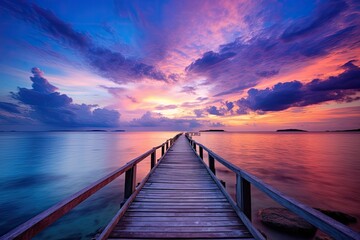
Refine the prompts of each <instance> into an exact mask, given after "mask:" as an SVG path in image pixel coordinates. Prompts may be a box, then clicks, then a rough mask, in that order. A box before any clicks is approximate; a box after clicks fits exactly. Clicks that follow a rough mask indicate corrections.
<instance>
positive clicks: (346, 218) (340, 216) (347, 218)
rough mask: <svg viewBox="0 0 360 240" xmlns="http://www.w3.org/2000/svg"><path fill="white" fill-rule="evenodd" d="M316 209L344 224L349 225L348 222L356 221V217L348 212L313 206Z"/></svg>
mask: <svg viewBox="0 0 360 240" xmlns="http://www.w3.org/2000/svg"><path fill="white" fill-rule="evenodd" d="M315 209H316V210H318V211H320V212H322V213H323V214H325V215H327V216H329V217H331V218H332V219H335V220H336V221H339V222H341V223H343V224H345V225H349V224H350V223H356V222H357V219H356V217H353V216H351V215H349V214H346V213H343V212H339V211H332V210H327V209H326V210H325V209H321V208H315Z"/></svg>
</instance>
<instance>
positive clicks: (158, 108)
mask: <svg viewBox="0 0 360 240" xmlns="http://www.w3.org/2000/svg"><path fill="white" fill-rule="evenodd" d="M176 108H177V105H174V104H169V105H159V106H156V107H155V109H156V110H170V109H176Z"/></svg>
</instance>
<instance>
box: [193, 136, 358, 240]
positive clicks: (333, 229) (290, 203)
mask: <svg viewBox="0 0 360 240" xmlns="http://www.w3.org/2000/svg"><path fill="white" fill-rule="evenodd" d="M186 138H187V139H188V141H189V143H190V145H191V147H192V148H193V149H194V151H195V153H197V154H198V156H199V157H200V158H201V159H202V160H204V150H205V151H206V152H207V153H208V160H209V166H208V167H209V169H210V170H211V172H212V173H213V174H214V175H216V170H215V160H216V161H218V162H219V163H221V164H222V165H223V166H225V167H227V168H228V169H229V170H231V171H232V172H234V173H235V174H236V202H235V203H234V204H235V205H236V206H237V207H238V208H239V209H240V210H241V211H242V212H243V213H244V214H245V216H246V217H247V218H248V219H249V221H251V185H253V186H255V187H256V188H258V189H259V190H260V191H262V192H264V193H265V194H267V195H268V196H269V197H270V198H272V199H273V200H275V202H277V203H279V204H281V205H282V206H284V207H285V208H287V209H289V210H290V211H292V212H293V213H295V214H297V215H299V216H300V217H302V218H303V219H305V220H306V221H308V222H309V223H311V224H312V225H314V226H315V227H317V228H319V229H320V230H321V231H323V232H325V233H326V234H328V235H330V236H331V237H333V238H335V239H358V240H359V239H360V234H358V233H357V232H355V231H353V230H351V229H350V228H348V227H346V226H345V225H343V224H341V223H340V222H338V221H335V220H334V219H332V218H330V217H328V216H326V215H324V214H322V213H321V212H319V211H317V210H315V209H313V208H311V207H309V206H306V205H304V204H302V203H300V202H298V201H296V200H294V199H292V198H290V197H288V196H286V195H284V194H282V193H281V192H279V191H278V190H276V189H274V188H273V187H271V186H270V185H268V184H266V183H264V182H263V181H261V180H260V179H259V178H257V177H255V176H253V175H252V174H250V173H248V172H246V171H244V170H242V169H240V168H239V167H237V166H235V165H234V164H232V163H230V162H228V161H226V160H225V159H224V158H222V157H220V156H219V155H217V154H216V153H214V152H213V151H211V150H210V149H208V148H207V147H205V146H204V145H202V144H201V143H198V142H196V141H194V140H193V139H192V138H191V137H189V136H188V135H187V134H186ZM197 146H198V147H197Z"/></svg>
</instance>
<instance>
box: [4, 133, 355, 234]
mask: <svg viewBox="0 0 360 240" xmlns="http://www.w3.org/2000/svg"><path fill="white" fill-rule="evenodd" d="M175 134H176V132H124V133H103V132H35V133H34V132H32V133H30V132H27V133H20V132H15V133H0V213H1V214H0V215H1V217H0V235H2V234H4V233H6V232H7V231H9V230H11V229H12V228H14V227H16V226H17V225H19V224H21V223H22V222H24V221H26V220H28V219H29V218H31V217H33V216H34V215H36V214H38V213H40V212H41V211H43V210H45V209H47V208H49V207H50V206H52V205H53V204H55V203H57V202H59V201H61V200H63V199H64V198H66V197H68V196H70V195H71V194H73V193H75V192H76V191H79V190H81V189H82V188H83V187H85V186H87V185H88V184H90V183H92V182H94V181H96V180H98V179H99V178H101V177H103V176H105V175H106V174H108V173H110V172H112V171H113V170H115V169H116V168H118V167H120V166H122V165H124V164H125V163H126V162H128V161H130V160H131V159H132V158H134V157H137V156H138V155H140V154H142V153H143V152H145V151H147V150H149V149H150V148H152V147H153V146H155V145H159V144H161V143H163V142H164V141H165V140H166V139H168V138H170V137H173V136H174V135H175ZM194 139H195V140H197V141H199V142H201V143H203V144H204V145H206V146H208V147H209V148H210V149H212V150H213V151H214V152H216V153H218V154H219V155H221V156H222V157H224V158H225V159H227V160H229V161H231V162H232V163H234V164H236V165H237V166H239V167H241V168H243V169H245V170H247V171H248V172H250V173H252V174H254V175H256V176H258V177H259V178H261V179H262V180H263V181H264V182H266V183H269V184H270V185H272V186H274V187H276V188H277V189H278V190H280V191H282V192H283V193H285V194H287V195H289V196H291V197H293V198H295V199H297V200H299V201H301V202H303V203H305V204H308V205H310V206H312V207H320V208H325V209H334V210H339V211H343V212H346V213H349V214H352V215H354V216H356V217H357V218H358V219H359V220H360V204H359V203H360V187H359V186H360V177H359V176H360V147H359V146H360V134H358V133H228V132H224V133H202V134H201V136H197V137H194ZM159 155H160V153H158V156H159ZM149 165H150V161H149V159H146V160H145V162H143V163H141V164H140V166H139V168H138V177H137V178H138V180H137V182H140V181H141V179H142V177H143V176H145V175H146V174H147V173H148V171H149V168H150V167H149ZM217 175H218V177H219V178H220V179H222V180H224V181H225V182H226V188H227V190H228V191H229V192H230V193H231V194H233V192H234V184H235V175H234V174H232V173H231V172H229V171H228V170H226V168H224V167H222V166H220V165H218V166H217ZM122 195H123V177H120V178H119V179H118V180H116V181H114V182H113V183H111V184H110V185H108V186H107V187H105V188H104V189H102V190H101V191H99V192H98V193H97V194H95V195H94V196H92V197H90V198H89V199H88V200H86V201H85V202H84V203H82V204H80V205H79V206H78V207H76V208H75V209H74V210H73V211H71V212H70V213H69V214H67V215H66V216H65V217H63V218H61V219H60V220H59V221H57V222H56V223H55V224H54V225H53V226H51V227H50V228H48V229H47V230H45V231H44V232H42V233H40V234H39V235H38V236H37V237H36V239H90V238H91V237H92V236H94V234H95V233H96V232H97V231H98V230H99V229H101V228H102V227H104V226H105V225H106V223H108V221H109V220H110V219H111V217H112V216H113V215H114V214H115V213H116V211H117V210H118V209H119V207H120V203H121V201H122ZM252 195H253V219H254V222H255V224H256V225H257V226H258V227H259V228H262V229H263V230H264V231H267V232H270V234H273V235H272V236H275V238H276V233H272V232H271V231H270V230H269V229H266V228H265V227H263V226H261V225H260V223H259V222H258V220H257V216H256V215H257V210H258V209H260V208H265V207H270V206H277V205H276V204H275V203H274V202H273V201H272V200H270V199H268V198H267V197H265V196H264V195H263V194H261V193H260V192H258V191H256V190H253V191H252ZM351 227H352V228H353V229H355V230H357V231H359V230H360V227H359V224H357V225H352V226H351Z"/></svg>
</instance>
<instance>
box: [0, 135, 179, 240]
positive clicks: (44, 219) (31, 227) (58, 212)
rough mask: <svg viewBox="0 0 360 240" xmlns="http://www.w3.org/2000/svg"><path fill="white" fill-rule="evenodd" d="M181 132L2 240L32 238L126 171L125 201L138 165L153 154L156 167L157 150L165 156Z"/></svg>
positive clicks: (0, 238) (134, 184)
mask: <svg viewBox="0 0 360 240" xmlns="http://www.w3.org/2000/svg"><path fill="white" fill-rule="evenodd" d="M180 135H181V133H179V134H177V135H176V136H175V137H173V138H171V139H168V140H166V141H165V142H164V143H163V144H161V145H159V146H156V147H153V148H152V149H150V150H149V151H147V152H145V153H144V154H142V155H140V156H138V157H137V158H134V159H133V160H131V161H130V162H128V163H126V164H125V165H124V166H122V167H120V168H119V169H117V170H115V171H114V172H112V173H110V174H109V175H107V176H105V177H103V178H101V179H100V180H98V181H96V182H94V183H93V184H91V185H89V186H87V187H85V188H84V189H82V190H80V191H79V192H77V193H75V194H73V195H72V196H70V197H68V198H66V199H65V200H63V201H61V202H59V203H57V204H55V205H54V206H52V207H51V208H49V209H47V210H45V211H44V212H42V213H40V214H38V215H37V216H35V217H33V218H31V219H30V220H28V221H27V222H25V223H23V224H21V225H19V226H18V227H16V228H15V229H13V230H12V231H10V232H8V233H7V234H5V235H3V236H2V237H0V240H5V239H31V238H32V237H33V236H35V235H36V234H37V233H39V232H41V231H42V230H44V229H45V228H46V227H48V226H49V225H50V224H52V223H54V222H55V221H56V220H58V219H59V218H60V217H62V216H63V215H65V214H66V213H67V212H69V211H70V210H71V209H73V208H74V207H76V206H77V205H79V204H80V203H81V202H83V201H84V200H86V199H87V198H88V197H90V196H92V195H93V194H94V193H96V192H97V191H99V190H100V189H102V188H103V187H104V186H106V185H107V184H109V183H110V182H112V181H114V180H115V179H116V178H118V177H119V176H121V175H122V174H123V173H125V186H124V188H125V189H124V201H126V200H127V199H128V198H129V197H130V196H131V195H132V194H133V193H134V191H135V188H136V166H137V164H138V163H140V162H141V161H142V160H144V159H145V158H147V157H148V156H150V155H151V168H154V167H155V165H156V164H157V163H156V150H157V149H159V148H161V157H163V156H164V154H165V153H166V151H167V150H168V149H169V148H170V147H171V146H172V145H173V144H174V143H175V141H176V140H177V139H178V137H179V136H180Z"/></svg>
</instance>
